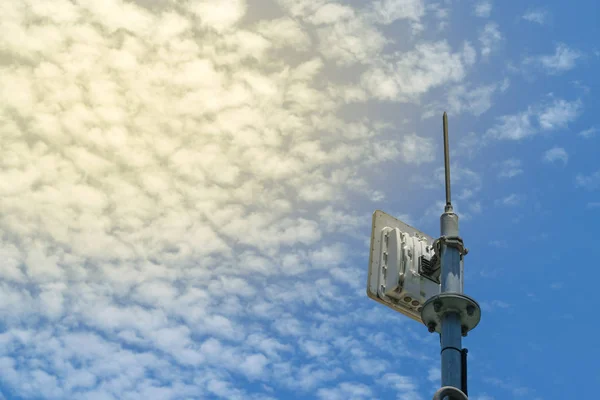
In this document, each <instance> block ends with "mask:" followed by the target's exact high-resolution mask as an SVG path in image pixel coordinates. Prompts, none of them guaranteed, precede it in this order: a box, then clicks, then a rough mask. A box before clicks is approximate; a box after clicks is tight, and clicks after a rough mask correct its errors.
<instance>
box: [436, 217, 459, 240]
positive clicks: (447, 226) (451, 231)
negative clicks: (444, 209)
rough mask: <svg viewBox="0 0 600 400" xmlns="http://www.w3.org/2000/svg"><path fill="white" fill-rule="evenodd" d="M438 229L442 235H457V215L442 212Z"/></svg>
mask: <svg viewBox="0 0 600 400" xmlns="http://www.w3.org/2000/svg"><path fill="white" fill-rule="evenodd" d="M440 230H441V232H442V236H458V215H456V214H454V213H443V214H442V216H441V217H440Z"/></svg>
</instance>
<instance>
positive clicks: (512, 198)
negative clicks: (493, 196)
mask: <svg viewBox="0 0 600 400" xmlns="http://www.w3.org/2000/svg"><path fill="white" fill-rule="evenodd" d="M522 202H523V196H521V195H518V194H516V193H512V194H509V195H508V196H506V197H503V198H501V199H498V200H496V201H495V203H496V205H502V206H517V205H519V204H521V203H522Z"/></svg>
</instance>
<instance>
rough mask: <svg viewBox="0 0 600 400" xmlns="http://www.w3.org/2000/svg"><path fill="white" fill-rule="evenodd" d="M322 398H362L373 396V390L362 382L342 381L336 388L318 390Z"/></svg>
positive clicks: (356, 399) (352, 399)
mask: <svg viewBox="0 0 600 400" xmlns="http://www.w3.org/2000/svg"><path fill="white" fill-rule="evenodd" d="M317 396H318V397H319V399H321V400H360V399H365V398H371V397H372V396H373V392H372V391H371V389H370V388H369V387H368V386H367V385H364V384H362V383H351V382H342V383H340V384H339V385H338V386H336V387H334V388H322V389H319V390H318V391H317Z"/></svg>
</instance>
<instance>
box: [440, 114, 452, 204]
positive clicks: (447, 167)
mask: <svg viewBox="0 0 600 400" xmlns="http://www.w3.org/2000/svg"><path fill="white" fill-rule="evenodd" d="M442 119H443V123H444V167H445V172H446V207H445V211H446V212H448V211H452V202H451V200H450V150H449V146H448V114H446V112H445V111H444V117H443V118H442Z"/></svg>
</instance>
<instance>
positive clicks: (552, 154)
mask: <svg viewBox="0 0 600 400" xmlns="http://www.w3.org/2000/svg"><path fill="white" fill-rule="evenodd" d="M568 160H569V155H568V154H567V152H566V150H565V149H563V148H562V147H553V148H551V149H548V150H546V152H545V153H544V161H546V162H549V163H553V162H555V161H561V162H562V163H563V165H564V164H566V163H567V161H568Z"/></svg>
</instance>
